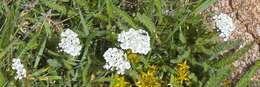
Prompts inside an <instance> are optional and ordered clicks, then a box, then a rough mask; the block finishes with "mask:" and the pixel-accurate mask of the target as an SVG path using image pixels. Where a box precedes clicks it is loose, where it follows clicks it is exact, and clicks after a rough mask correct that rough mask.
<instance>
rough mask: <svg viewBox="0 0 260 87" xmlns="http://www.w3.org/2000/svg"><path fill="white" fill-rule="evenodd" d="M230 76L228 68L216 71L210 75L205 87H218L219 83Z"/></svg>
mask: <svg viewBox="0 0 260 87" xmlns="http://www.w3.org/2000/svg"><path fill="white" fill-rule="evenodd" d="M229 75H230V67H223V68H221V69H218V70H217V71H216V72H215V73H214V74H211V76H210V78H209V80H208V81H207V83H206V85H205V87H219V86H220V84H221V82H222V81H224V80H225V79H226V78H227V77H228V76H229Z"/></svg>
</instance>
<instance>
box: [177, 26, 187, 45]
mask: <svg viewBox="0 0 260 87" xmlns="http://www.w3.org/2000/svg"><path fill="white" fill-rule="evenodd" d="M179 39H180V41H181V42H182V43H184V44H185V43H186V42H187V41H186V37H185V36H184V34H183V32H182V30H181V29H180V33H179Z"/></svg>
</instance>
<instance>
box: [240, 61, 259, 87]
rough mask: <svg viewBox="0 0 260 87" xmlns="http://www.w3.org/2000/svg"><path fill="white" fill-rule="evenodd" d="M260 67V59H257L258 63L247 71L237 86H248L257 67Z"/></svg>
mask: <svg viewBox="0 0 260 87" xmlns="http://www.w3.org/2000/svg"><path fill="white" fill-rule="evenodd" d="M259 68H260V61H259V60H258V61H256V63H255V64H254V65H253V66H251V67H250V68H249V70H247V71H246V73H245V74H244V75H243V77H242V78H240V80H239V81H238V82H237V83H236V87H248V85H249V83H250V80H251V78H252V77H253V76H254V75H255V73H256V72H257V69H259Z"/></svg>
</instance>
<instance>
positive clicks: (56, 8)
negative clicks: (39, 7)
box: [43, 1, 66, 14]
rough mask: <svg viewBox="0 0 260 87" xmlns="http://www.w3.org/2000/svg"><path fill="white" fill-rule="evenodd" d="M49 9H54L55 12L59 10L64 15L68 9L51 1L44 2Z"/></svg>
mask: <svg viewBox="0 0 260 87" xmlns="http://www.w3.org/2000/svg"><path fill="white" fill-rule="evenodd" d="M43 2H44V3H45V4H46V5H47V6H48V7H49V8H52V9H54V10H57V11H58V12H61V13H62V14H66V7H65V6H63V5H59V4H57V3H55V2H50V1H43Z"/></svg>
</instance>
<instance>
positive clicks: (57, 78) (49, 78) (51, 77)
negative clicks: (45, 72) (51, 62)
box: [38, 76, 62, 81]
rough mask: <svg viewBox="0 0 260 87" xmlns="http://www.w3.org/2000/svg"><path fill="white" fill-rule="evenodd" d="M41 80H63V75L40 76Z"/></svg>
mask: <svg viewBox="0 0 260 87" xmlns="http://www.w3.org/2000/svg"><path fill="white" fill-rule="evenodd" d="M38 79H39V80H42V81H50V80H61V79H62V78H61V76H41V77H38Z"/></svg>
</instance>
